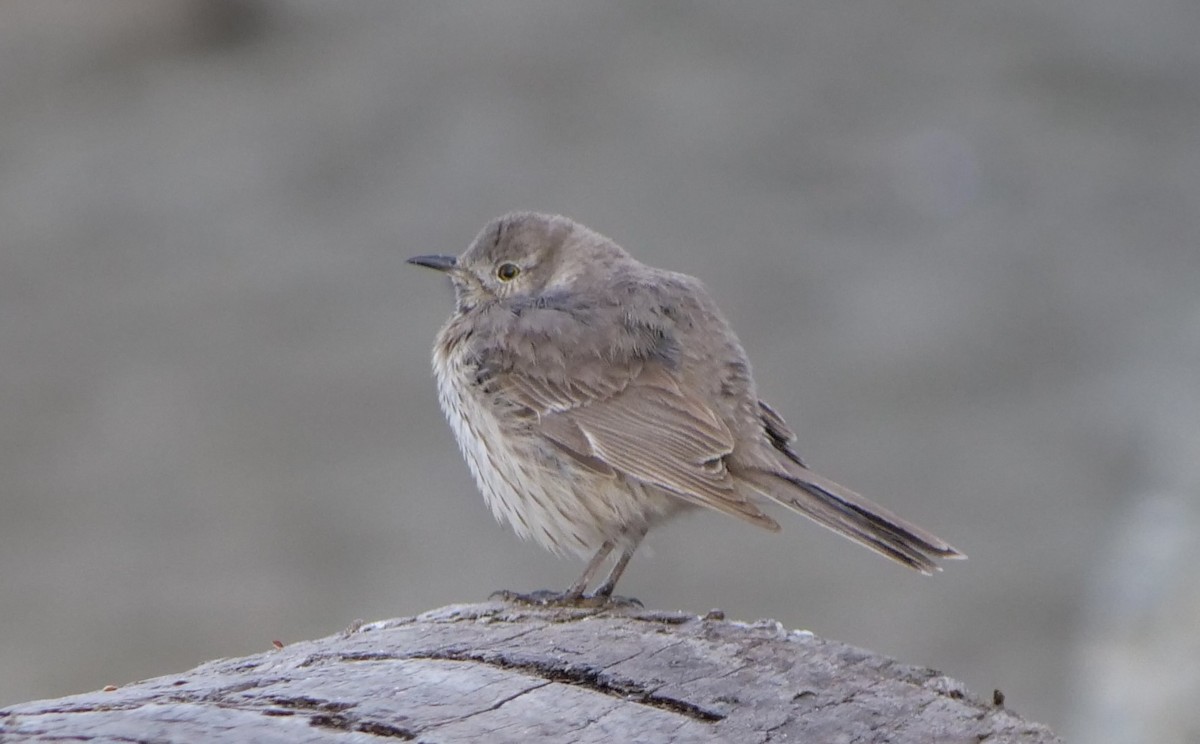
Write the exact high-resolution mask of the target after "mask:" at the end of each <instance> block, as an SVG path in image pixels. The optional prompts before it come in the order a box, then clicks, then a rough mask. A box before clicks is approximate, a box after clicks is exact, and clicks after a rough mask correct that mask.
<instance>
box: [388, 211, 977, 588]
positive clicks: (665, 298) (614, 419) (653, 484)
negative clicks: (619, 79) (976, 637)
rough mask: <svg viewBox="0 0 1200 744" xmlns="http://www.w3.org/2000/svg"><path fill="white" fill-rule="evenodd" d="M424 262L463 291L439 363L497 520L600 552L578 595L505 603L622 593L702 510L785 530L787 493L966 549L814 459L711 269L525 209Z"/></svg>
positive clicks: (894, 555) (844, 527) (898, 550)
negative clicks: (664, 541) (625, 577)
mask: <svg viewBox="0 0 1200 744" xmlns="http://www.w3.org/2000/svg"><path fill="white" fill-rule="evenodd" d="M409 263H413V264H417V265H419V266H425V267H428V268H431V269H435V270H437V271H440V272H444V273H445V274H447V275H448V276H449V277H450V280H451V282H452V283H453V284H454V290H455V296H456V303H457V307H456V309H455V312H454V314H453V315H452V316H451V317H450V320H449V321H448V322H447V323H446V325H445V326H444V327H443V328H442V329H441V332H440V333H439V334H438V337H437V342H436V344H435V346H434V350H433V368H434V372H435V374H436V376H437V383H438V393H439V397H440V400H441V405H442V410H443V411H444V412H445V414H446V418H447V419H449V421H450V425H451V427H452V428H453V429H454V434H455V436H456V437H457V438H458V444H459V447H460V448H461V449H462V453H463V456H464V457H465V458H466V460H467V464H468V465H469V466H470V468H471V472H472V473H473V474H474V476H475V482H476V483H477V484H478V485H479V490H480V491H482V492H483V496H484V499H485V500H486V501H487V504H488V506H489V507H491V510H492V513H493V514H494V515H495V516H496V518H497V519H498V520H500V521H502V522H507V523H508V524H510V525H511V526H512V528H513V529H514V530H515V531H516V532H517V534H518V535H519V536H520V537H522V538H524V539H533V540H536V541H537V542H538V543H540V544H541V545H542V546H544V547H546V548H548V549H549V550H551V551H553V552H555V553H557V554H560V555H561V554H576V555H580V556H587V555H592V556H593V557H592V559H591V561H590V562H589V563H588V564H587V567H586V568H585V569H584V571H583V575H582V576H580V577H579V579H578V580H577V581H576V582H575V583H574V584H572V585H571V586H570V588H568V589H567V590H566V591H565V592H562V593H561V594H559V593H548V592H537V593H534V594H532V595H514V594H511V593H506V596H509V597H510V598H517V599H524V600H526V601H540V602H545V603H548V602H555V603H581V602H582V603H588V602H590V603H603V602H606V601H609V599H610V598H611V596H612V592H613V589H614V587H615V586H616V584H617V580H618V579H619V578H620V577H621V573H622V572H623V571H624V570H625V567H626V565H627V564H628V563H629V559H630V558H631V557H632V556H633V552H634V550H635V549H636V548H637V546H638V543H639V542H640V541H641V540H642V538H643V537H644V536H645V534H646V531H647V530H648V529H650V528H651V527H653V526H654V525H656V524H658V523H660V522H663V521H665V520H667V519H668V518H670V517H672V516H673V515H675V514H678V513H680V512H682V511H684V510H687V509H691V508H695V507H706V508H708V509H712V510H714V511H718V512H723V513H725V514H729V515H732V516H734V517H738V518H740V519H744V520H746V521H747V522H750V523H751V524H755V525H758V526H759V527H763V528H765V529H768V530H773V531H777V530H779V524H778V523H777V522H776V521H775V520H774V519H772V518H771V517H770V516H768V515H767V514H765V513H764V512H763V511H762V509H761V506H762V505H763V504H764V503H769V502H776V503H779V504H782V505H783V506H785V507H787V508H789V509H792V510H794V511H796V512H799V513H800V514H803V515H804V516H806V517H808V518H810V519H812V520H814V521H816V522H817V523H818V524H821V525H823V526H825V527H828V528H829V529H831V530H833V531H834V532H837V533H838V534H841V535H844V536H845V537H848V538H850V539H851V540H854V541H856V542H858V543H861V544H862V545H865V546H866V547H868V548H870V549H871V550H874V551H875V552H877V553H879V554H881V555H883V556H885V557H887V558H891V559H892V560H894V561H896V562H898V563H901V564H903V565H905V566H908V567H909V568H912V569H915V570H917V571H920V572H921V573H924V574H929V573H932V572H933V571H934V570H937V569H938V566H937V565H936V564H935V563H934V559H935V558H964V557H965V556H964V555H963V554H962V553H960V552H959V551H958V550H956V549H955V548H953V547H952V546H951V545H950V544H948V543H947V542H945V541H944V540H942V539H940V538H938V537H936V536H934V535H933V534H931V533H930V532H928V531H926V530H924V529H922V528H920V527H918V526H916V525H914V524H912V523H911V522H907V521H905V520H903V519H901V518H900V517H898V516H896V515H895V514H893V513H891V512H890V511H888V510H887V509H884V508H883V507H881V506H879V505H878V504H875V503H873V502H871V501H868V500H867V499H865V498H863V497H862V496H859V495H858V494H856V493H854V492H853V491H850V490H848V489H846V488H843V487H842V486H839V485H838V484H836V483H834V482H832V481H829V480H826V479H825V478H822V477H821V476H819V475H817V474H816V473H814V472H812V471H811V470H809V469H808V467H807V466H805V464H804V462H803V461H801V459H800V457H799V456H798V455H797V454H796V451H795V449H794V448H793V442H794V441H795V439H796V435H795V434H794V433H793V432H792V430H791V429H790V428H788V425H787V424H786V423H785V422H784V420H783V418H782V417H781V416H780V415H779V414H778V413H776V412H775V410H774V409H772V408H771V407H770V406H768V405H767V404H766V403H764V402H763V401H761V400H759V398H758V392H757V390H756V389H755V385H754V379H753V377H752V376H751V373H750V363H749V361H748V360H747V359H746V352H745V351H744V350H743V349H742V346H741V344H740V343H739V342H738V339H737V336H735V335H734V333H733V330H732V329H731V328H730V327H729V323H728V322H727V321H726V320H725V318H724V316H723V315H722V314H721V312H720V311H719V310H718V309H717V307H716V305H715V304H714V303H713V301H712V299H711V298H710V297H709V296H708V292H707V291H706V290H705V288H704V286H703V285H702V284H701V283H700V281H699V280H697V279H694V278H693V277H690V276H687V275H686V274H678V273H675V272H672V271H664V270H662V269H656V268H653V267H651V266H647V265H645V264H643V263H641V262H639V261H637V260H636V259H634V258H633V257H632V256H630V255H629V254H628V253H626V252H625V251H624V250H623V249H622V248H621V247H620V246H618V245H617V244H616V243H614V242H613V241H612V240H609V239H608V238H606V237H604V236H603V235H600V234H598V233H596V232H593V231H592V230H589V229H588V228H586V227H584V226H583V225H580V224H578V223H576V222H573V221H572V220H570V219H567V218H566V217H560V216H551V215H543V214H534V213H524V212H523V213H514V214H509V215H505V216H504V217H500V218H499V219H496V220H493V221H492V222H490V223H489V224H488V225H487V226H486V227H484V229H483V231H482V232H480V233H479V235H478V237H476V238H475V240H474V242H473V243H472V244H471V247H470V248H468V249H467V251H466V252H465V253H463V254H462V255H461V256H459V257H457V258H455V257H453V256H416V257H414V258H411V259H409ZM614 550H616V551H619V553H618V557H617V559H616V561H615V563H614V564H613V566H612V568H611V570H610V571H609V573H608V576H607V578H605V579H604V581H602V582H601V583H600V584H599V586H598V587H597V588H596V589H595V590H594V591H593V592H592V593H591V594H590V595H586V594H585V592H586V590H587V587H588V586H589V585H591V583H592V580H593V579H594V578H595V577H596V574H597V571H599V569H600V567H601V566H602V565H603V564H604V563H605V560H606V559H607V558H608V557H609V555H610V554H611V553H612V552H613V551H614Z"/></svg>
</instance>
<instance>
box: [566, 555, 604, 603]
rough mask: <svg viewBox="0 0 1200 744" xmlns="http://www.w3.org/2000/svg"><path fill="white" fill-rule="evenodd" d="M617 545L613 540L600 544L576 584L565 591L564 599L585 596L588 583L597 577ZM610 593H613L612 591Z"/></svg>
mask: <svg viewBox="0 0 1200 744" xmlns="http://www.w3.org/2000/svg"><path fill="white" fill-rule="evenodd" d="M616 545H617V544H616V543H614V542H613V541H612V540H605V541H604V544H603V545H601V546H600V549H599V550H597V551H596V554H595V555H594V556H592V559H591V560H590V561H588V564H587V567H586V568H584V569H583V574H582V575H581V576H580V577H579V578H578V579H576V580H575V583H574V584H571V586H570V587H568V588H567V590H566V591H565V592H563V599H564V600H572V599H579V598H580V597H582V596H583V593H584V591H586V590H587V587H588V584H590V583H592V579H593V578H595V576H596V571H598V570H599V569H600V566H602V565H604V561H605V559H607V558H608V554H609V553H611V552H612V550H613V548H615V547H616ZM609 593H610V594H611V592H609Z"/></svg>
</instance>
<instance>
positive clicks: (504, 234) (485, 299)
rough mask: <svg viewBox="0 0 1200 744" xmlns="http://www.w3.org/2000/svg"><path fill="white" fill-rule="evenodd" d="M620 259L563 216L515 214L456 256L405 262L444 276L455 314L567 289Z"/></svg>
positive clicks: (500, 220)
mask: <svg viewBox="0 0 1200 744" xmlns="http://www.w3.org/2000/svg"><path fill="white" fill-rule="evenodd" d="M622 257H623V258H624V259H628V256H627V255H626V254H625V252H624V251H623V250H621V248H619V247H617V246H616V244H614V243H613V242H612V241H610V240H608V239H607V238H604V237H603V236H601V235H599V234H597V233H595V232H593V231H591V230H589V229H588V228H586V227H584V226H583V225H580V224H579V223H577V222H574V221H572V220H570V219H567V218H566V217H559V216H557V215H545V214H536V213H533V212H517V213H513V214H508V215H505V216H503V217H500V218H497V219H495V220H492V221H491V222H489V223H488V224H487V226H486V227H484V228H483V230H482V231H480V233H479V235H478V236H476V238H475V240H474V241H473V242H472V243H471V247H470V248H468V249H467V250H466V252H464V253H463V254H462V255H461V256H458V257H455V256H414V257H413V258H410V259H408V262H409V263H411V264H416V265H418V266H424V267H427V268H430V269H434V270H437V271H441V272H444V273H446V274H447V275H448V276H449V277H450V280H451V282H453V284H454V290H455V295H456V296H457V300H458V308H459V310H460V311H462V312H466V311H469V310H470V309H472V308H475V307H478V306H480V305H484V304H487V303H491V302H506V301H512V302H522V301H528V300H531V299H534V298H537V297H539V296H542V295H544V294H546V293H548V292H553V291H557V290H565V289H569V288H571V287H572V285H573V284H574V283H575V282H576V281H577V280H578V279H579V278H580V277H581V276H584V275H585V274H594V273H596V272H603V271H607V270H610V269H611V267H612V265H613V263H614V262H615V261H617V260H621V258H622Z"/></svg>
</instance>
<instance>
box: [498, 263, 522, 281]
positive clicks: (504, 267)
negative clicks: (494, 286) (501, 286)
mask: <svg viewBox="0 0 1200 744" xmlns="http://www.w3.org/2000/svg"><path fill="white" fill-rule="evenodd" d="M520 273H521V267H520V266H517V265H516V264H515V263H502V264H500V266H499V267H497V269H496V278H497V279H499V280H500V281H502V282H511V281H512V280H513V279H516V278H517V274H520Z"/></svg>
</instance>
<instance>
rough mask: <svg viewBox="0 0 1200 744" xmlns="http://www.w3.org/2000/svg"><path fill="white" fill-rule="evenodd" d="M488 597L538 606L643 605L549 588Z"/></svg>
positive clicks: (631, 598) (503, 593) (639, 601)
mask: <svg viewBox="0 0 1200 744" xmlns="http://www.w3.org/2000/svg"><path fill="white" fill-rule="evenodd" d="M489 599H498V600H500V601H502V602H511V603H513V604H525V605H535V606H538V607H595V608H606V607H645V605H643V604H642V602H641V600H639V599H634V598H633V597H621V596H616V595H612V594H582V593H580V592H572V591H566V592H555V591H551V590H549V589H539V590H537V591H535V592H528V593H521V592H514V591H510V590H508V589H501V590H499V591H496V592H492V595H491V597H489Z"/></svg>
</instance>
